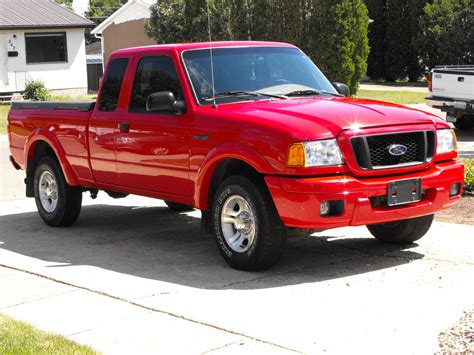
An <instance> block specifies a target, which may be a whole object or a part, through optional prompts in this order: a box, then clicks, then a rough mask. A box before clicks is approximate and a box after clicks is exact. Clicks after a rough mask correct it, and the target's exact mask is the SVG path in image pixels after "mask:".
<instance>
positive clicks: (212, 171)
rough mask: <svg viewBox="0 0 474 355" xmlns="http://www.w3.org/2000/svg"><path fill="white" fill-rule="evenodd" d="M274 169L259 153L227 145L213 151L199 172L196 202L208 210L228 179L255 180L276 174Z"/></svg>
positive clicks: (246, 148)
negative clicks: (240, 177) (233, 176)
mask: <svg viewBox="0 0 474 355" xmlns="http://www.w3.org/2000/svg"><path fill="white" fill-rule="evenodd" d="M274 173H275V172H274V170H273V167H272V166H271V165H270V164H269V163H268V161H266V160H265V158H264V157H262V156H261V155H260V154H259V153H257V152H255V151H254V150H252V149H251V148H250V147H247V146H244V145H238V146H231V145H226V146H223V147H220V148H219V149H215V150H214V151H211V153H210V154H209V155H208V156H207V157H206V159H205V160H204V162H203V164H202V165H201V168H200V169H199V171H198V177H197V180H196V186H195V196H194V201H195V205H196V207H197V208H198V209H201V210H207V209H208V208H209V202H210V201H212V198H213V196H214V193H215V191H216V190H217V187H218V186H219V183H220V182H222V181H223V180H224V179H225V178H226V177H228V176H231V175H237V174H238V175H244V176H248V177H251V178H253V179H259V178H262V177H263V176H264V175H272V174H274Z"/></svg>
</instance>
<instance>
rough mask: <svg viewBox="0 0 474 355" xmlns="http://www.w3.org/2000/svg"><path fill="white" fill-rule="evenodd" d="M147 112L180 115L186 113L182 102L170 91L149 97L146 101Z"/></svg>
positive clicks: (156, 93)
mask: <svg viewBox="0 0 474 355" xmlns="http://www.w3.org/2000/svg"><path fill="white" fill-rule="evenodd" d="M146 110H147V111H148V112H157V111H158V112H159V111H162V112H173V113H175V114H177V115H181V114H183V113H185V112H186V104H185V103H184V101H181V100H180V101H178V100H176V98H175V97H174V94H173V93H172V92H171V91H159V92H155V93H153V94H151V95H149V96H148V97H147V99H146Z"/></svg>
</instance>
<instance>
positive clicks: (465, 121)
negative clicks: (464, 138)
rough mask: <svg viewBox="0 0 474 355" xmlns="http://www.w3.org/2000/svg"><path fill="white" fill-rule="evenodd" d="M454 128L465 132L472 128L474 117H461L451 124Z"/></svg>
mask: <svg viewBox="0 0 474 355" xmlns="http://www.w3.org/2000/svg"><path fill="white" fill-rule="evenodd" d="M453 125H454V127H456V128H457V129H458V130H466V129H471V128H473V127H474V117H473V116H470V117H467V116H461V117H460V118H458V120H457V121H456V122H454V123H453Z"/></svg>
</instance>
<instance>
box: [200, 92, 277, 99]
mask: <svg viewBox="0 0 474 355" xmlns="http://www.w3.org/2000/svg"><path fill="white" fill-rule="evenodd" d="M233 96H266V97H273V98H275V99H286V97H285V96H282V95H274V94H266V93H264V92H258V91H243V90H242V91H227V92H218V93H216V94H215V95H214V96H206V97H203V98H202V99H201V100H203V101H213V100H214V99H217V98H224V97H233Z"/></svg>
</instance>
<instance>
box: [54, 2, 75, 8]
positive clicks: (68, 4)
mask: <svg viewBox="0 0 474 355" xmlns="http://www.w3.org/2000/svg"><path fill="white" fill-rule="evenodd" d="M54 2H55V3H58V4H60V5H65V6H66V7H67V8H68V9H69V10H72V0H54Z"/></svg>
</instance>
